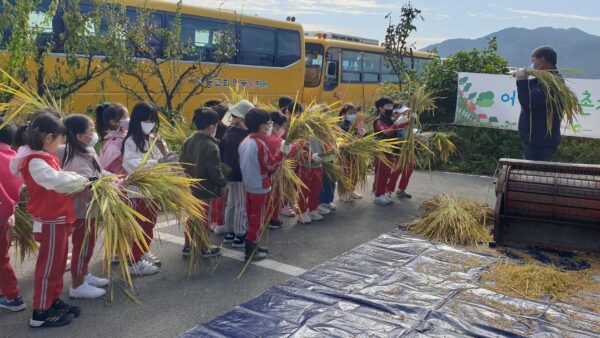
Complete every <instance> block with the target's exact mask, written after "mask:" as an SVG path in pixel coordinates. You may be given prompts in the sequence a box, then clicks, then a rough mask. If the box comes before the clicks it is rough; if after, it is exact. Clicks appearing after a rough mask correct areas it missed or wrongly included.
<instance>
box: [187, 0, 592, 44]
mask: <svg viewBox="0 0 600 338" xmlns="http://www.w3.org/2000/svg"><path fill="white" fill-rule="evenodd" d="M183 1H184V3H185V2H192V1H193V2H196V1H198V2H200V3H201V4H202V5H203V6H207V7H215V8H216V7H219V6H222V8H226V9H231V10H236V11H241V10H242V8H243V13H244V14H250V15H258V16H263V17H268V18H273V19H280V20H285V18H286V17H287V16H294V17H296V22H298V23H301V24H302V25H303V26H304V30H305V31H314V30H317V31H324V32H334V33H340V34H349V35H354V36H360V37H365V38H372V39H378V40H379V41H382V40H383V39H384V36H385V30H386V28H387V25H388V23H389V21H388V19H385V16H386V15H387V14H388V13H391V14H392V20H393V22H397V21H398V20H399V15H400V8H401V7H402V5H403V4H404V3H406V1H404V0H399V1H393V0H280V1H277V0H183ZM411 3H412V4H413V6H415V7H416V8H419V9H421V10H422V16H423V18H424V21H422V22H418V23H417V31H416V32H415V33H413V35H412V42H413V43H415V46H416V47H417V48H423V47H425V46H428V45H430V44H432V43H436V42H440V41H443V40H446V39H451V38H479V37H482V36H485V35H487V34H489V33H493V32H496V31H498V30H501V29H504V28H508V27H520V28H537V27H554V28H572V27H575V28H579V29H581V30H583V31H585V32H587V33H590V34H594V35H600V0H570V1H565V0H536V1H531V0H519V1H518V0H505V1H502V0H496V1H482V0H435V1H434V0H412V1H411Z"/></svg>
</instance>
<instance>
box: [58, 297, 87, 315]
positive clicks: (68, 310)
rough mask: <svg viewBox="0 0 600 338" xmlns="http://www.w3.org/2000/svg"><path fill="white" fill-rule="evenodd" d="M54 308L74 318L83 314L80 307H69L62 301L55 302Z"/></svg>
mask: <svg viewBox="0 0 600 338" xmlns="http://www.w3.org/2000/svg"><path fill="white" fill-rule="evenodd" d="M52 308H53V309H55V310H56V311H58V312H62V313H65V314H70V315H72V316H73V318H77V317H79V315H80V314H81V309H80V308H79V306H73V305H69V304H67V303H65V302H63V301H62V300H60V299H57V300H55V301H54V304H52Z"/></svg>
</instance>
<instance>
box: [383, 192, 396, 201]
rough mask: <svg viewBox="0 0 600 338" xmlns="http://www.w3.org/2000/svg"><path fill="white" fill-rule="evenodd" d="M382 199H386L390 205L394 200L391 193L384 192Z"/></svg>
mask: <svg viewBox="0 0 600 338" xmlns="http://www.w3.org/2000/svg"><path fill="white" fill-rule="evenodd" d="M383 197H385V199H387V200H388V201H390V203H394V199H393V198H392V193H391V192H386V193H385V195H383Z"/></svg>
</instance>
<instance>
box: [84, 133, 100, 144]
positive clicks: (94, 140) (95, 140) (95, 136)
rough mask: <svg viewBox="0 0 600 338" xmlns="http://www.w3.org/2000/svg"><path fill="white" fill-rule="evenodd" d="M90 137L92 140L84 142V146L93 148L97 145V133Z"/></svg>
mask: <svg viewBox="0 0 600 338" xmlns="http://www.w3.org/2000/svg"><path fill="white" fill-rule="evenodd" d="M88 136H89V135H88ZM91 137H92V139H91V140H90V141H89V142H86V145H87V146H88V147H93V146H95V145H96V144H97V143H98V139H99V137H98V133H97V132H94V135H92V136H91Z"/></svg>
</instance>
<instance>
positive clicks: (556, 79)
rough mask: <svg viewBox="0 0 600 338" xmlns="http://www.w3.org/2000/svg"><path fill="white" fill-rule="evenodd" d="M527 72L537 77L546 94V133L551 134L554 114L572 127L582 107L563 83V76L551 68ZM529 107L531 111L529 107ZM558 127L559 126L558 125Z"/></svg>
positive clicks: (575, 96)
mask: <svg viewBox="0 0 600 338" xmlns="http://www.w3.org/2000/svg"><path fill="white" fill-rule="evenodd" d="M527 74H529V75H531V76H533V77H535V78H537V79H538V82H539V84H540V86H541V87H542V90H543V91H544V93H545V94H546V129H547V132H548V134H552V128H553V123H552V121H553V117H554V114H558V115H559V116H560V120H561V121H562V120H563V119H565V120H566V125H567V126H568V127H573V123H574V121H576V120H577V117H579V116H581V113H582V112H583V108H582V107H581V103H580V102H579V99H578V98H577V95H575V93H574V92H573V91H572V90H571V88H569V86H567V85H566V84H565V82H564V80H563V78H561V77H560V76H558V74H557V73H556V72H555V71H553V70H528V71H527ZM530 93H531V91H530ZM530 103H531V100H530ZM529 109H530V111H531V107H530V108H529ZM558 127H559V128H560V126H558ZM530 133H531V131H530Z"/></svg>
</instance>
